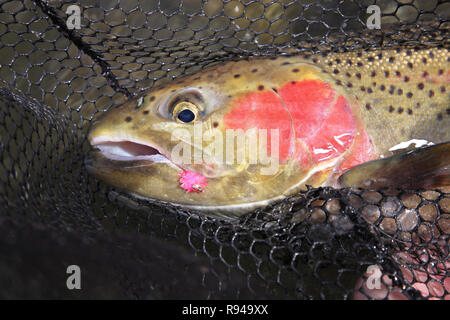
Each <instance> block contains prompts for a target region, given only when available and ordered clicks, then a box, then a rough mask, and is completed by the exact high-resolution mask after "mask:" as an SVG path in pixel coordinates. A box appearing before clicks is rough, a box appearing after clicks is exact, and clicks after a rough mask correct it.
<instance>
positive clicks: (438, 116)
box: [437, 113, 443, 121]
mask: <svg viewBox="0 0 450 320" xmlns="http://www.w3.org/2000/svg"><path fill="white" fill-rule="evenodd" d="M442 118H443V116H442V113H439V114H438V115H437V119H438V120H439V121H441V120H442Z"/></svg>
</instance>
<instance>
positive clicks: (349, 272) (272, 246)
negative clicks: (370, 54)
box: [0, 0, 450, 299]
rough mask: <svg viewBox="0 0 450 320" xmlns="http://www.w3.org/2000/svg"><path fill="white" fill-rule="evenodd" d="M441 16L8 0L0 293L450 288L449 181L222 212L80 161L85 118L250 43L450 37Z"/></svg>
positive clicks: (270, 50) (401, 8) (415, 5)
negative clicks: (216, 214)
mask: <svg viewBox="0 0 450 320" xmlns="http://www.w3.org/2000/svg"><path fill="white" fill-rule="evenodd" d="M73 4H75V5H77V6H78V8H79V9H80V28H79V29H78V28H75V29H71V28H69V26H68V24H67V20H68V17H69V15H71V14H73V11H71V12H70V13H69V14H68V13H66V10H67V9H68V7H69V6H70V5H73ZM370 5H377V6H378V7H379V8H380V10H381V29H368V28H367V25H366V22H367V19H368V18H369V16H370V15H371V14H370V13H367V8H368V6H370ZM449 18H450V3H449V2H447V1H444V0H397V1H390V0H381V1H378V0H370V1H369V0H366V1H350V0H339V1H337V0H321V1H310V0H298V1H291V0H284V1H270V0H262V1H254V0H241V1H235V0H232V1H227V0H223V1H222V0H208V1H201V0H167V1H157V0H145V1H144V0H140V1H138V0H126V1H125V0H121V1H120V0H86V1H79V2H72V1H59V0H49V1H43V0H37V1H31V0H24V1H5V0H0V67H1V69H0V208H1V216H0V287H1V290H0V297H1V298H23V297H25V298H27V297H42V298H65V297H69V298H70V297H74V298H76V297H85V298H147V299H161V298H185V299H188V298H190V299H215V298H239V299H241V298H242V299H263V298H265V299H272V298H276V299H390V298H391V299H392V298H404V299H428V298H433V299H449V298H450V295H449V290H450V281H449V279H450V278H449V276H448V267H449V264H450V261H449V260H448V249H449V243H448V242H449V239H448V234H449V232H450V215H449V213H450V197H449V192H450V190H449V189H448V188H447V189H439V190H418V191H415V192H412V191H405V190H393V189H385V190H371V191H366V190H355V189H349V190H347V189H343V190H335V189H331V188H319V189H309V190H308V191H306V192H302V193H299V194H297V195H294V196H292V197H290V198H289V199H286V200H284V201H282V202H280V203H277V204H274V205H271V206H269V207H267V208H264V209H260V210H258V211H256V212H252V213H249V214H247V215H245V216H243V217H241V218H240V219H237V220H236V221H221V220H218V219H213V218H208V217H203V216H201V215H197V214H196V213H195V212H189V211H187V210H180V209H176V208H172V207H170V206H163V205H157V204H150V203H147V202H145V201H140V200H136V199H132V198H130V197H128V196H127V195H126V194H123V193H122V192H121V191H120V190H115V189H114V188H111V187H109V186H107V185H105V184H103V183H101V182H99V181H97V180H96V179H94V178H93V177H92V176H90V175H88V174H87V172H86V168H85V167H84V159H85V157H86V155H87V152H88V151H89V144H88V143H87V141H86V134H87V132H88V131H89V128H90V126H91V123H92V121H93V120H95V119H96V118H97V117H98V116H100V115H101V114H102V113H103V112H105V111H106V110H108V109H110V108H112V107H114V106H118V105H120V104H122V103H123V102H124V101H126V100H127V99H129V98H131V97H133V96H136V95H137V94H139V93H140V92H142V91H144V90H147V89H149V88H152V87H153V86H156V85H159V84H162V83H164V82H168V81H171V80H172V79H174V78H177V77H179V76H183V75H186V74H192V73H195V72H197V71H199V70H202V68H204V67H205V66H207V65H211V64H214V63H217V62H220V61H226V60H229V59H232V58H235V57H240V56H249V55H278V54H282V53H295V52H315V53H316V52H318V53H323V54H326V53H328V52H330V51H349V50H356V49H371V48H381V47H386V48H388V47H390V48H396V47H402V48H403V47H411V48H423V47H432V46H445V47H448V45H449V34H450V33H449V27H450V24H449V20H450V19H449ZM74 264H75V265H78V266H79V267H80V268H81V270H82V290H68V289H67V287H66V279H67V276H68V275H67V274H66V269H67V267H68V266H69V265H74Z"/></svg>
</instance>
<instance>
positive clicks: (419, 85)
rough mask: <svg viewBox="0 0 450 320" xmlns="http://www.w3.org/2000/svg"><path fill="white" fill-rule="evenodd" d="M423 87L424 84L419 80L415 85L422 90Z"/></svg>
mask: <svg viewBox="0 0 450 320" xmlns="http://www.w3.org/2000/svg"><path fill="white" fill-rule="evenodd" d="M424 87H425V85H424V84H423V83H422V82H421V83H419V84H418V85H417V88H419V90H422V89H423V88H424Z"/></svg>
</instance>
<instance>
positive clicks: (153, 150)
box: [86, 47, 450, 217]
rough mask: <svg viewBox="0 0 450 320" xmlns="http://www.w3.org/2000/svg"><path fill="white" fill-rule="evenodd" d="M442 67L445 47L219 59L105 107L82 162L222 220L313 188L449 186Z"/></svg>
mask: <svg viewBox="0 0 450 320" xmlns="http://www.w3.org/2000/svg"><path fill="white" fill-rule="evenodd" d="M449 64H450V56H449V50H448V49H447V48H445V47H435V48H429V49H417V48H411V49H408V48H402V49H382V50H360V51H351V52H338V53H329V54H301V55H279V56H273V57H264V56H262V57H245V58H241V59H237V60H231V61H227V62H224V63H219V64H216V65H214V66H210V67H207V68H205V69H204V70H202V71H201V72H199V73H195V74H191V75H186V76H184V77H180V78H177V79H175V80H173V81H171V82H169V83H167V84H164V85H160V86H157V87H154V88H152V89H150V90H149V91H147V92H144V93H142V94H140V95H139V96H137V97H135V98H133V99H130V100H129V101H126V102H125V103H124V104H123V105H121V106H119V107H116V108H113V109H110V110H108V111H107V112H105V113H104V114H103V115H102V116H101V117H99V119H97V120H96V121H95V123H94V125H93V126H92V128H91V129H90V131H89V134H88V141H89V143H90V145H91V146H92V148H93V151H92V152H91V154H90V156H89V158H88V160H87V161H86V165H87V168H88V170H89V172H90V173H92V174H93V175H94V176H95V177H96V178H98V179H100V180H102V181H104V182H106V183H107V184H110V185H112V186H114V187H117V188H119V189H121V190H124V191H126V192H128V193H129V194H132V195H133V196H135V197H137V198H141V199H146V200H149V201H158V202H161V203H170V204H172V205H176V206H180V207H183V208H188V209H194V210H200V211H202V212H205V213H207V214H212V215H215V216H222V217H238V216H240V215H242V214H243V213H246V212H249V211H252V210H254V209H255V208H259V207H263V206H266V205H268V204H270V203H272V202H274V201H278V200H281V199H284V198H286V197H288V196H289V195H292V194H294V193H296V192H298V191H299V190H303V189H305V188H307V187H308V186H312V187H320V186H332V187H335V188H342V187H363V188H370V187H383V186H403V187H406V188H408V187H410V188H421V187H427V188H433V187H439V186H440V185H447V184H448V183H449V170H448V168H449V159H450V151H449V149H450V148H449V141H450V130H449V128H450V117H449V114H450V108H449V107H450V106H449V105H450V103H449V102H450V91H449V86H448V85H449V82H450V69H449ZM418 142H420V143H418ZM387 168H390V169H389V170H387ZM386 172H389V175H388V176H386V174H384V175H383V173H386ZM397 173H401V174H397ZM408 177H409V178H408ZM411 177H412V178H411ZM415 177H416V178H415ZM423 177H426V179H423ZM180 181H181V182H180ZM421 181H426V183H424V184H421Z"/></svg>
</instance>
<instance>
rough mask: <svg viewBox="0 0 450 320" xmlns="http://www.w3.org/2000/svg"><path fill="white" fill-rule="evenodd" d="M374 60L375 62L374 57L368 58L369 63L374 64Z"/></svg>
mask: <svg viewBox="0 0 450 320" xmlns="http://www.w3.org/2000/svg"><path fill="white" fill-rule="evenodd" d="M373 60H375V59H374V57H368V58H367V61H369V62H373Z"/></svg>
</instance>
